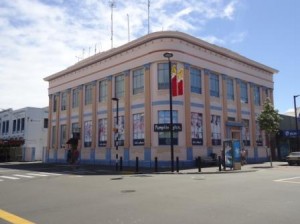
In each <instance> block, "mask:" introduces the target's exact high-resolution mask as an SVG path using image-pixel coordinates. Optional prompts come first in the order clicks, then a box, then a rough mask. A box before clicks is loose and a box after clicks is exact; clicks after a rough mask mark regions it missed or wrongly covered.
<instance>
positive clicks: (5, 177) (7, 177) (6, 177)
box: [0, 176, 20, 180]
mask: <svg viewBox="0 0 300 224" xmlns="http://www.w3.org/2000/svg"><path fill="white" fill-rule="evenodd" d="M0 178H4V179H10V180H19V179H20V178H18V177H9V176H0Z"/></svg>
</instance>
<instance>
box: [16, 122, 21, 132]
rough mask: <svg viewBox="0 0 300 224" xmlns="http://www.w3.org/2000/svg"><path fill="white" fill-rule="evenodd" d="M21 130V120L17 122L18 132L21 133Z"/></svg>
mask: <svg viewBox="0 0 300 224" xmlns="http://www.w3.org/2000/svg"><path fill="white" fill-rule="evenodd" d="M20 130H21V120H20V119H18V120H17V131H20Z"/></svg>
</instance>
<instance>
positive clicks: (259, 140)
mask: <svg viewBox="0 0 300 224" xmlns="http://www.w3.org/2000/svg"><path fill="white" fill-rule="evenodd" d="M255 126H256V128H255V130H256V132H255V133H256V134H255V135H256V136H255V137H256V144H257V146H263V138H262V132H261V130H260V127H259V123H258V121H255Z"/></svg>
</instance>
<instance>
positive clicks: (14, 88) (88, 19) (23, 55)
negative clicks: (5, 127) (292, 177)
mask: <svg viewBox="0 0 300 224" xmlns="http://www.w3.org/2000/svg"><path fill="white" fill-rule="evenodd" d="M111 2H112V1H111V0H0V111H1V110H3V109H8V108H12V109H14V110H16V109H21V108H24V107H46V106H48V83H47V82H46V81H44V80H43V79H44V78H45V77H47V76H49V75H52V74H54V73H56V72H59V71H61V70H63V69H65V68H67V67H69V66H71V65H73V64H75V63H77V62H78V60H82V59H84V58H87V57H89V56H92V55H94V54H95V53H98V52H103V51H107V50H109V49H111V8H110V6H111ZM149 2H150V7H149V9H150V10H149V15H150V16H149V20H148V0H114V7H113V47H118V46H121V45H123V44H126V43H127V42H128V41H131V40H135V39H137V38H139V37H142V36H144V35H147V34H148V32H150V33H151V32H155V31H162V30H163V31H168V30H173V31H181V32H184V33H187V34H190V35H192V36H195V37H197V38H200V39H203V40H205V41H208V42H210V43H212V44H215V45H218V46H221V47H225V48H227V49H230V50H232V51H234V52H236V53H238V54H241V55H243V56H245V57H247V58H250V59H252V60H254V61H257V62H260V63H262V64H265V65H267V66H269V67H272V68H275V69H277V70H279V73H277V74H275V75H274V103H275V109H277V110H278V111H279V113H285V112H287V111H291V110H293V108H294V97H293V96H294V95H300V53H299V52H300V13H299V9H300V1H299V0H150V1H149ZM148 21H149V23H148ZM148 24H149V29H148ZM128 34H129V35H128ZM296 104H297V106H298V105H299V106H300V96H299V97H297V98H296Z"/></svg>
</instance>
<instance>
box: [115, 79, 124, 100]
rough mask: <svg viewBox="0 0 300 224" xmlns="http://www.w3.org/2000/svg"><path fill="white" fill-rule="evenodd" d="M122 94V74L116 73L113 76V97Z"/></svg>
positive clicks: (119, 96)
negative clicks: (116, 74) (114, 76)
mask: <svg viewBox="0 0 300 224" xmlns="http://www.w3.org/2000/svg"><path fill="white" fill-rule="evenodd" d="M123 96H124V75H118V76H116V78H115V97H116V98H121V97H123Z"/></svg>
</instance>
